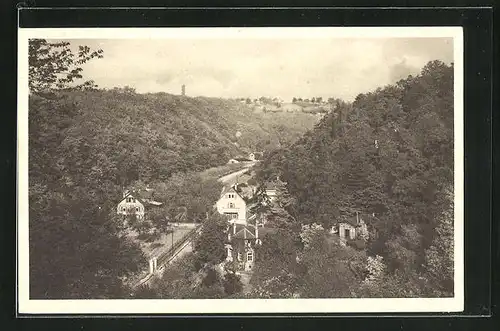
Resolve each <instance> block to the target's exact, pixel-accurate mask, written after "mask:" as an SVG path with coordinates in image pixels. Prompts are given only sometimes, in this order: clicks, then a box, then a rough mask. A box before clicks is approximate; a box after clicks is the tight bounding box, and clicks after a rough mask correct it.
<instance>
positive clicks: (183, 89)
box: [181, 84, 186, 95]
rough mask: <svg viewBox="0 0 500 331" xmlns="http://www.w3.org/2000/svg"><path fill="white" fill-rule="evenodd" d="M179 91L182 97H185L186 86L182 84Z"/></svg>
mask: <svg viewBox="0 0 500 331" xmlns="http://www.w3.org/2000/svg"><path fill="white" fill-rule="evenodd" d="M181 91H182V95H186V85H184V84H182V86H181Z"/></svg>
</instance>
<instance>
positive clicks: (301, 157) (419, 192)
mask: <svg viewBox="0 0 500 331" xmlns="http://www.w3.org/2000/svg"><path fill="white" fill-rule="evenodd" d="M453 118H454V116H453V65H451V66H448V65H446V64H444V63H442V62H439V61H433V62H430V63H428V64H427V65H426V66H425V67H424V68H423V69H422V71H421V73H420V74H419V75H417V76H415V77H411V76H410V77H408V78H407V79H404V80H401V81H399V82H397V84H394V85H388V86H385V87H383V88H379V89H377V90H376V91H373V92H370V93H366V94H360V95H358V97H357V98H356V99H355V101H354V102H352V103H342V102H339V103H337V107H336V108H335V111H334V112H332V113H330V114H328V115H327V116H326V117H324V118H323V119H322V120H321V121H320V123H318V124H317V125H316V127H315V128H314V129H313V130H311V131H310V132H308V133H307V134H305V136H304V137H303V138H302V139H300V140H299V141H298V142H297V143H295V144H294V145H293V146H291V147H290V148H286V149H281V150H278V151H276V152H275V153H273V155H271V156H269V157H268V158H267V159H266V160H264V161H263V163H262V164H261V165H260V171H259V180H260V181H261V182H265V181H268V180H273V179H275V178H276V176H279V178H280V179H281V180H283V181H284V182H286V183H287V185H286V187H285V193H287V194H288V195H289V196H288V198H287V201H288V202H287V204H286V205H285V210H286V212H287V213H288V214H289V215H285V216H284V218H285V219H286V220H287V221H288V223H290V224H294V223H296V224H297V225H298V228H299V229H300V226H302V225H311V224H313V223H316V225H314V226H313V229H319V228H324V229H327V230H328V229H330V227H331V226H333V225H335V224H337V223H338V222H341V221H342V220H345V219H346V218H348V217H353V216H355V215H356V212H358V213H360V214H365V215H366V214H367V215H371V216H372V215H375V217H371V218H369V220H370V221H369V224H368V227H369V229H370V238H369V239H368V241H367V246H366V250H361V251H359V250H356V249H354V250H353V249H352V248H350V247H345V248H338V247H336V246H334V247H333V248H332V247H330V245H328V244H326V243H327V242H323V239H318V238H320V237H315V238H316V239H315V241H316V242H315V245H309V246H310V247H309V248H308V247H304V239H302V240H300V238H299V233H298V232H297V231H296V230H293V231H291V232H290V233H291V234H290V233H289V234H290V235H291V237H290V238H292V239H290V238H289V239H286V238H288V237H287V236H285V237H284V238H285V239H286V240H285V239H283V240H281V241H280V239H279V238H280V237H276V238H274V239H273V240H272V243H268V244H266V242H264V245H263V252H266V250H272V251H273V252H280V251H281V252H283V254H284V256H288V257H291V256H292V257H293V256H295V255H296V256H298V257H300V256H302V262H301V263H300V264H299V265H300V268H298V267H297V263H296V261H295V259H290V258H276V257H269V256H272V255H269V254H267V255H266V254H265V253H262V254H263V255H262V256H263V257H266V256H268V257H269V258H268V259H267V260H266V258H264V260H266V261H267V262H265V263H263V264H261V265H259V266H258V270H257V272H256V276H255V280H254V281H255V282H256V286H257V288H260V289H261V292H259V293H260V295H262V293H267V294H266V295H268V296H273V295H278V294H277V293H278V292H283V291H285V289H284V288H286V289H288V290H290V293H292V292H293V293H299V295H300V296H312V297H314V296H315V295H321V296H353V295H358V296H425V295H429V296H436V295H438V296H439V295H446V296H447V295H452V293H453V155H454V154H453ZM282 218H283V217H282ZM308 231H309V230H308ZM311 231H312V230H311ZM312 232H313V233H316V232H314V231H312ZM320 232H321V231H320ZM306 233H307V231H306ZM316 234H317V233H316ZM301 236H302V237H303V236H304V233H301ZM293 238H295V239H293ZM297 238H299V239H297ZM290 240H291V241H292V242H294V240H295V242H296V243H298V246H297V247H298V248H297V247H296V248H294V245H293V244H291V243H290ZM280 243H281V244H280ZM269 245H271V246H272V245H274V246H272V247H271V246H269ZM280 245H281V246H280ZM306 246H307V245H306ZM311 250H313V251H314V252H315V253H314V254H312V253H311V254H310V252H311ZM308 252H309V253H308ZM361 253H362V255H361V256H360V255H359V254H361ZM294 254H295V255H294ZM377 255H378V256H380V257H381V258H382V260H379V258H378V257H377V258H375V256H377ZM342 256H344V257H342ZM346 256H347V257H346ZM344 259H345V263H344V262H342V261H343V260H344ZM367 259H371V260H367ZM356 261H357V262H359V263H358V264H359V265H368V266H370V265H372V266H374V268H375V269H377V268H378V270H385V274H383V275H382V274H381V273H380V272H379V273H378V276H377V277H378V282H379V283H378V285H377V286H368V287H366V286H364V287H363V286H362V284H364V283H363V280H364V279H365V276H366V275H367V274H370V272H369V270H364V271H361V272H356V270H357V267H353V266H352V263H353V262H356ZM370 261H371V262H370ZM381 261H382V262H381ZM277 265H278V266H281V270H288V273H287V272H285V273H284V276H283V275H282V276H283V277H285V276H286V277H285V278H286V279H287V281H285V280H283V279H281V278H279V277H281V276H279V275H280V273H279V272H278V271H277V270H276V269H266V267H265V266H267V267H268V268H271V267H273V266H277ZM273 268H274V267H273ZM297 268H298V269H297ZM278 269H279V268H278ZM272 270H274V271H272ZM328 270H330V271H331V272H330V275H335V277H333V276H328V274H329V271H328ZM361 270H362V269H361ZM276 277H278V278H277V279H281V280H280V281H279V282H278V283H276V284H279V287H273V285H272V284H269V280H270V279H276ZM294 277H295V278H294ZM331 277H333V278H331ZM259 279H262V280H263V281H262V282H259V281H258V280H259ZM321 279H323V280H324V281H325V282H326V283H323V282H322V281H321ZM264 280H266V281H264ZM327 280H328V281H327ZM328 283H333V284H330V285H328ZM276 284H275V285H276ZM283 284H287V285H283ZM292 285H293V286H292ZM365 285H366V284H365ZM283 287H284V288H283ZM262 288H264V289H265V290H262ZM292 288H293V290H291V289H292ZM294 291H295V292H294ZM273 293H274V294H273Z"/></svg>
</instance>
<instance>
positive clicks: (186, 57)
mask: <svg viewBox="0 0 500 331" xmlns="http://www.w3.org/2000/svg"><path fill="white" fill-rule="evenodd" d="M71 43H72V45H74V46H75V45H78V44H87V45H89V46H91V47H93V48H102V49H103V51H104V58H103V59H99V60H93V61H91V62H89V63H88V64H86V65H85V66H84V75H85V77H86V78H87V79H93V80H94V81H96V83H97V84H98V85H99V86H101V87H107V88H112V87H115V86H124V85H129V86H133V87H135V88H136V89H137V91H139V92H159V91H163V92H168V93H175V94H179V93H180V86H181V85H182V84H186V92H187V94H188V95H192V96H196V95H205V96H212V97H251V98H256V97H260V96H279V97H282V98H283V99H285V100H289V99H291V98H293V97H304V98H311V97H313V96H322V97H323V98H328V97H330V96H334V97H340V98H344V99H347V100H352V99H353V98H354V97H356V95H357V94H359V93H364V92H368V91H370V90H373V89H376V88H377V87H379V86H383V85H386V84H389V83H394V82H395V81H397V80H399V79H401V78H404V77H405V76H407V75H408V74H416V73H418V72H419V71H420V69H421V68H422V67H423V66H424V65H425V64H426V63H427V62H428V61H431V60H436V59H438V60H442V61H444V62H447V63H449V62H452V61H453V44H452V40H451V39H449V38H392V39H381V38H377V39H367V38H364V39H363V38H357V39H347V38H336V39H334V38H332V39H324V38H317V39H312V38H311V39H276V40H272V39H227V40H226V39H218V40H214V39H199V40H197V39H192V40H187V39H182V40H181V39H171V40H167V39H166V40H148V39H141V40H118V39H117V40H111V39H109V40H85V41H83V40H73V41H71ZM75 47H76V46H75Z"/></svg>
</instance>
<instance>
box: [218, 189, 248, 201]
mask: <svg viewBox="0 0 500 331" xmlns="http://www.w3.org/2000/svg"><path fill="white" fill-rule="evenodd" d="M226 193H236V194H237V195H238V196H239V197H240V198H242V199H243V197H242V196H241V194H239V193H238V192H237V191H236V190H235V189H234V187H232V186H224V187H223V188H222V191H221V193H220V195H221V197H222V196H223V195H224V194H226Z"/></svg>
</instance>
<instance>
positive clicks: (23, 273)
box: [17, 27, 464, 314]
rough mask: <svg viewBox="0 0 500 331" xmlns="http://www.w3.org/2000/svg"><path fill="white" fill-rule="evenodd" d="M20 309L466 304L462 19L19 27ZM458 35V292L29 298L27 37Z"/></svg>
mask: <svg viewBox="0 0 500 331" xmlns="http://www.w3.org/2000/svg"><path fill="white" fill-rule="evenodd" d="M18 32H19V34H18V145H17V148H18V149H17V150H18V155H17V161H18V162H17V176H18V178H17V179H18V188H17V194H18V200H17V201H18V206H17V218H18V219H17V231H18V237H17V239H18V245H17V257H18V269H17V279H18V284H17V285H18V293H17V302H18V312H19V313H22V314H156V313H160V314H200V313H278V314H279V313H361V312H367V313H398V312H404V313H408V312H424V313H425V312H459V311H462V310H463V308H464V242H463V240H464V234H463V231H464V209H463V205H464V154H463V153H464V131H463V130H464V109H463V105H464V103H463V94H464V91H463V66H464V63H463V33H462V28H461V27H366V28H365V27H363V28H361V27H287V28H274V27H273V28H55V29H46V28H40V29H26V28H20V29H18ZM430 37H435V38H440V37H450V38H453V47H454V114H455V118H454V140H455V141H454V144H455V145H454V147H455V158H454V171H455V190H454V193H455V210H454V212H455V223H454V240H455V242H454V245H455V252H454V253H455V254H454V267H455V269H454V270H455V280H454V285H455V286H454V288H455V296H454V297H453V298H415V299H413V298H401V299H385V298H381V299H354V298H347V299H199V300H191V299H176V300H139V299H129V300H126V299H124V300H90V299H89V300H31V299H30V298H29V227H28V220H29V214H28V161H29V159H28V95H29V88H28V40H29V39H30V38H44V39H94V38H98V39H106V38H108V39H137V38H141V39H144V38H146V39H148V38H151V39H155V38H160V39H162V38H172V39H176V38H179V39H189V38H192V39H204V38H263V39H268V38H271V39H272V38H281V39H282V38H290V39H300V38H363V39H366V38H430Z"/></svg>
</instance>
